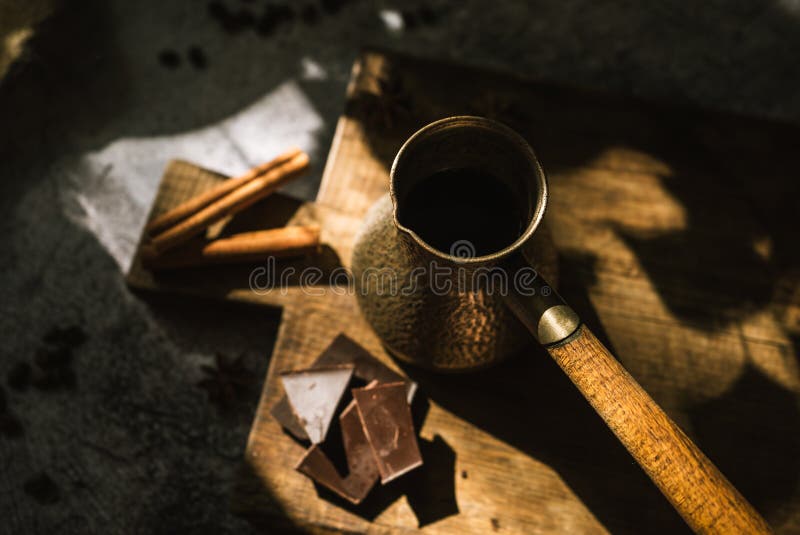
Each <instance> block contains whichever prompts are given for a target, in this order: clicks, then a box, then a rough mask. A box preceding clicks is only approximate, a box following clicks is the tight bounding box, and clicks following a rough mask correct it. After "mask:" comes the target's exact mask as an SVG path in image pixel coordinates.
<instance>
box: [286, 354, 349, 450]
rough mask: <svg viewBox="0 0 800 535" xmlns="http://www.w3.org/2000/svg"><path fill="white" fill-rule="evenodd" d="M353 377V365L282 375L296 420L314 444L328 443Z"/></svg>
mask: <svg viewBox="0 0 800 535" xmlns="http://www.w3.org/2000/svg"><path fill="white" fill-rule="evenodd" d="M352 376H353V365H352V364H350V365H344V366H332V367H324V368H315V369H311V370H300V371H292V372H284V373H282V374H281V381H282V382H283V388H284V390H285V391H286V396H287V397H288V398H289V403H290V405H291V406H292V411H293V413H294V416H295V418H297V421H298V422H299V423H300V425H301V426H303V429H304V430H305V432H306V435H307V436H308V437H309V439H310V440H311V442H312V443H314V444H319V443H320V442H322V441H323V440H325V435H326V434H327V433H328V427H330V425H331V420H332V419H333V413H334V412H335V411H336V407H337V406H338V405H339V401H340V400H341V399H342V394H344V391H345V389H346V388H347V384H348V383H349V382H350V378H351V377H352Z"/></svg>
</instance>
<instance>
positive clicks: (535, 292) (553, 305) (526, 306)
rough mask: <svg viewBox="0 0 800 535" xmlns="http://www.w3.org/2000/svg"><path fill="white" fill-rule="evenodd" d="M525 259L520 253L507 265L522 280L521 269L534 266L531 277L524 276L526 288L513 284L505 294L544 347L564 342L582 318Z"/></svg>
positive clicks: (508, 303)
mask: <svg viewBox="0 0 800 535" xmlns="http://www.w3.org/2000/svg"><path fill="white" fill-rule="evenodd" d="M523 261H524V257H522V255H520V257H519V258H517V259H515V260H513V261H511V262H510V263H509V265H508V267H507V268H508V269H510V270H512V271H513V273H514V275H515V276H513V277H510V278H511V280H514V281H515V282H518V281H520V280H521V278H520V277H517V276H516V274H517V272H518V270H520V269H526V270H531V275H532V277H526V278H525V281H526V283H527V284H525V288H512V291H510V292H509V294H508V295H507V296H505V301H506V304H507V305H508V307H509V308H510V309H511V310H513V311H514V314H515V315H516V316H517V318H519V320H520V321H522V323H523V324H525V327H527V328H528V330H529V331H530V332H531V334H533V336H534V337H535V338H536V340H537V341H538V342H539V343H540V344H542V345H543V346H545V347H547V346H553V345H558V344H561V343H563V342H564V341H566V340H568V339H569V338H570V337H571V336H572V335H573V334H575V333H576V332H578V328H579V327H580V326H581V320H580V318H579V317H578V314H577V313H576V312H575V311H574V310H573V309H572V307H570V306H569V305H568V304H567V303H566V302H565V301H564V300H563V299H562V298H561V296H560V295H558V292H556V290H555V288H553V287H552V286H550V285H549V284H548V283H547V281H546V280H544V279H543V278H542V277H541V276H540V275H539V274H538V273H537V272H536V271H535V270H534V269H533V268H532V267H530V264H529V263H527V261H525V262H524V264H523Z"/></svg>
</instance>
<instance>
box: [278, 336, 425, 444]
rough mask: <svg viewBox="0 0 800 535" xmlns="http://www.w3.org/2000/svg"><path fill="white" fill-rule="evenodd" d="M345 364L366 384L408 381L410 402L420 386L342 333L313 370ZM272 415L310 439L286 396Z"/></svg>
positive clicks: (323, 353)
mask: <svg viewBox="0 0 800 535" xmlns="http://www.w3.org/2000/svg"><path fill="white" fill-rule="evenodd" d="M343 364H352V365H353V366H355V371H354V372H353V375H355V377H357V378H359V379H361V380H363V381H364V382H367V383H369V382H370V381H374V380H377V381H378V382H379V383H395V382H397V381H406V383H407V385H406V388H407V389H408V400H409V403H410V402H411V400H412V399H413V397H414V394H415V393H416V390H417V384H416V383H415V382H413V381H409V380H408V379H405V378H404V377H403V376H402V375H400V374H399V373H397V372H395V371H393V370H392V369H391V368H389V367H388V366H386V365H385V364H384V363H382V362H381V361H379V360H378V359H376V358H375V357H373V356H372V355H371V354H370V353H369V351H367V350H366V349H364V348H363V347H361V346H360V345H359V344H358V343H356V342H355V341H354V340H353V339H351V338H349V337H348V336H346V335H344V334H340V335H339V336H337V337H336V338H335V339H334V340H333V342H331V344H330V345H329V346H328V347H327V348H326V349H325V351H323V352H322V353H321V354H320V356H319V357H317V360H315V361H314V363H313V364H312V365H311V368H310V369H316V368H320V367H325V366H337V365H343ZM270 412H271V414H272V416H273V418H275V419H276V420H277V421H278V423H280V424H281V425H282V426H283V428H284V429H285V430H286V431H288V432H289V433H290V434H292V435H293V436H294V437H295V438H297V439H298V440H308V435H307V434H306V432H305V431H304V430H303V426H302V425H300V423H299V422H298V421H297V420H296V419H295V417H294V415H293V413H292V408H291V406H290V405H289V401H288V400H287V399H286V396H284V397H282V398H281V399H280V400H278V402H277V403H275V405H274V406H273V407H272V410H271V411H270Z"/></svg>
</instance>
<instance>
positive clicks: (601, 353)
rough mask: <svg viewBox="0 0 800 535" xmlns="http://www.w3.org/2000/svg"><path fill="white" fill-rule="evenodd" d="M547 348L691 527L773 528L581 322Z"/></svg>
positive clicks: (751, 530)
mask: <svg viewBox="0 0 800 535" xmlns="http://www.w3.org/2000/svg"><path fill="white" fill-rule="evenodd" d="M547 351H548V352H549V353H550V355H551V356H552V357H553V359H554V360H555V361H556V362H557V363H558V365H559V366H560V367H561V369H562V370H564V373H566V374H567V376H568V377H569V378H570V379H571V380H572V382H573V383H574V384H575V386H576V387H577V388H578V390H580V392H581V394H583V395H584V396H585V397H586V399H587V400H588V401H589V403H591V405H592V407H594V409H595V410H596V411H597V413H598V414H599V415H600V417H601V418H603V420H604V421H605V422H606V424H608V426H609V427H610V428H611V430H612V431H613V432H614V434H615V435H616V436H617V438H619V440H620V441H621V442H622V444H623V445H624V446H625V448H626V449H627V450H628V451H629V452H630V453H631V455H633V457H634V458H635V459H636V461H637V462H638V463H639V465H640V466H641V467H642V468H643V469H644V471H645V472H647V474H648V475H649V476H650V478H651V479H652V480H653V482H654V483H655V484H656V485H657V486H658V488H659V489H661V492H662V493H664V496H666V497H667V499H668V500H669V501H670V502H671V503H672V505H673V506H674V507H675V509H676V510H677V511H678V512H679V513H680V515H681V516H682V517H683V519H684V520H686V522H687V523H688V524H689V525H690V526H691V527H692V529H693V530H694V531H695V532H697V533H707V534H726V533H751V534H753V535H755V534H758V533H772V530H771V529H770V527H769V526H768V525H767V524H766V523H765V522H764V519H763V518H761V516H760V515H759V514H758V513H757V512H756V511H755V509H753V506H752V505H750V503H748V502H747V500H745V499H744V498H743V497H742V495H741V494H740V493H739V491H737V490H736V489H735V488H734V487H733V486H732V485H731V484H730V482H729V481H728V480H727V479H726V478H725V476H723V475H722V474H721V473H720V472H719V470H718V469H717V467H716V466H714V464H713V463H712V462H711V461H709V460H708V458H707V457H706V456H705V454H703V452H701V451H700V450H699V449H698V448H697V446H695V444H694V443H693V442H692V441H691V440H690V439H689V437H687V436H686V434H685V433H684V432H683V431H681V429H680V428H679V427H678V426H677V425H675V423H674V422H673V421H672V420H671V419H670V418H669V416H667V415H666V414H665V413H664V411H663V410H661V408H660V407H659V406H658V405H657V404H656V403H655V401H653V398H651V397H650V396H649V395H648V394H647V392H645V391H644V390H643V389H642V387H641V386H639V384H638V383H637V382H636V380H635V379H634V378H633V377H631V375H630V374H629V373H628V372H627V371H626V370H625V368H623V367H622V365H621V364H620V363H619V362H618V361H617V360H616V359H615V358H614V356H613V355H612V354H611V353H610V352H609V351H608V349H606V347H605V346H604V345H603V344H602V343H600V341H599V340H597V338H596V337H595V336H594V334H592V332H591V331H590V330H589V328H588V327H586V326H585V325H582V326H581V327H579V328H578V332H577V333H575V334H574V335H573V336H571V337H570V338H569V339H568V340H567V341H565V342H564V343H562V344H559V345H556V346H551V347H548V348H547Z"/></svg>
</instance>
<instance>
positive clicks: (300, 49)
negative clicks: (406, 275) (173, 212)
mask: <svg viewBox="0 0 800 535" xmlns="http://www.w3.org/2000/svg"><path fill="white" fill-rule="evenodd" d="M267 5H273V3H266V4H265V3H257V2H251V3H246V2H240V1H234V0H225V1H214V2H211V3H210V4H208V5H206V4H204V3H200V2H196V1H189V0H184V1H180V2H178V1H174V2H164V1H159V2H156V1H153V0H145V1H140V2H128V1H122V0H113V1H106V0H103V1H101V0H87V1H83V2H69V1H66V2H64V6H63V8H62V9H61V10H60V11H59V12H58V13H57V14H56V15H54V16H53V17H51V18H50V19H49V20H48V21H46V22H45V23H43V24H42V25H41V26H40V27H39V28H38V29H37V34H36V35H35V36H34V38H33V40H32V41H31V42H30V44H29V47H28V49H27V52H26V53H25V54H24V55H23V56H24V57H23V60H22V61H21V62H19V63H18V64H16V65H15V66H14V67H13V68H12V69H11V71H10V72H9V73H8V75H7V76H6V78H5V79H4V80H3V81H2V82H0V124H2V125H3V127H2V129H0V209H2V213H3V215H4V217H3V218H2V220H0V241H1V243H2V245H1V247H2V251H3V254H2V255H0V273H2V276H3V279H2V280H3V283H2V285H0V333H2V340H3V344H2V349H0V377H2V378H3V379H4V381H5V384H3V385H2V386H3V393H4V394H5V395H4V401H5V403H4V405H5V407H4V408H3V411H2V414H0V466H2V468H3V470H2V476H0V487H1V488H0V493H2V495H3V499H2V500H0V518H2V519H3V520H2V522H0V531H2V532H6V533H38V532H47V533H51V532H55V531H57V532H60V533H95V532H96V533H154V532H156V533H160V532H163V533H180V532H193V533H202V532H213V533H234V532H235V533H243V532H246V531H247V530H249V529H251V528H250V526H249V525H248V524H247V523H246V522H244V521H242V520H240V519H238V518H236V517H234V516H232V515H230V514H229V513H228V500H229V496H228V492H229V488H230V481H231V478H232V475H233V473H234V471H235V470H236V468H237V466H238V464H239V461H240V458H241V456H242V453H243V450H244V445H245V442H246V439H247V432H248V430H249V424H250V420H251V418H252V415H253V411H254V409H255V404H256V403H257V400H258V392H259V388H260V384H261V380H262V378H263V376H264V374H265V372H266V367H267V360H268V358H269V354H270V351H271V346H272V344H273V339H274V335H275V329H276V326H277V318H276V316H275V315H273V314H270V313H268V312H265V311H263V310H260V309H247V308H246V309H241V308H236V307H219V306H217V305H214V304H211V303H205V302H196V301H191V300H186V299H180V298H163V299H157V300H154V301H145V300H142V299H141V298H140V297H138V296H135V295H132V294H131V293H130V291H129V290H128V289H127V288H126V287H125V285H124V283H123V280H122V277H123V273H124V271H125V270H126V269H127V265H128V263H129V262H130V259H131V255H132V252H133V249H134V246H135V243H136V241H137V239H138V235H139V232H140V231H141V227H142V225H143V223H144V218H145V216H146V213H147V210H148V209H149V205H150V202H151V201H152V199H153V196H154V194H155V188H156V186H157V184H158V181H159V177H160V175H161V171H162V170H163V168H164V166H165V164H166V162H167V161H168V160H169V159H170V158H173V157H182V158H186V159H189V160H193V161H196V162H198V163H200V164H203V165H206V166H208V167H211V168H216V169H219V170H221V171H224V172H228V173H231V174H233V173H237V172H241V171H243V170H244V169H246V168H248V167H249V166H251V165H254V164H256V163H259V162H261V161H263V160H265V159H267V158H268V157H270V156H271V155H273V154H276V153H277V152H279V151H280V150H281V149H283V148H285V147H286V146H287V145H289V144H292V143H293V144H297V145H300V146H301V147H303V148H305V149H306V150H308V151H309V152H310V154H311V155H312V160H313V164H314V166H315V171H314V172H313V173H312V174H311V175H310V176H309V177H307V178H306V179H304V180H303V181H300V182H298V183H296V184H293V185H292V186H291V187H290V188H288V189H289V191H291V192H293V193H295V194H297V195H301V196H305V197H307V198H311V197H313V194H314V191H315V188H316V185H317V183H318V181H319V177H320V175H321V172H322V166H323V163H324V160H325V157H326V155H327V152H328V148H329V145H330V140H331V138H332V136H333V130H334V127H335V122H336V119H337V116H338V114H339V113H340V111H341V110H342V108H343V94H344V89H345V85H346V82H347V78H348V75H349V70H350V66H351V64H352V61H353V59H354V57H355V55H356V53H357V50H358V48H359V46H361V45H363V44H379V45H385V46H389V47H393V48H396V49H398V50H403V51H407V52H414V53H418V54H422V55H427V56H437V57H445V58H451V59H457V60H461V61H466V62H470V63H473V64H479V65H486V66H491V67H500V68H505V69H513V70H516V71H518V72H520V73H523V74H526V75H530V76H533V77H537V78H542V79H546V80H550V81H556V82H562V83H568V84H573V85H580V86H587V87H597V88H602V89H607V90H612V91H617V92H621V93H625V94H631V95H638V96H644V97H648V98H653V99H662V100H666V101H669V102H673V103H680V104H688V105H695V106H703V107H711V108H717V109H725V110H730V111H734V112H740V113H748V114H756V115H762V116H769V117H774V118H779V119H785V120H789V121H795V122H797V121H798V120H800V92H798V81H799V80H798V76H800V71H799V70H798V69H797V51H798V49H799V48H798V45H800V31H798V28H799V27H800V8H798V6H797V3H796V2H793V1H789V0H783V1H781V2H775V1H773V2H755V1H753V0H738V1H735V2H720V1H712V2H703V3H691V2H677V1H671V0H670V1H667V2H658V3H630V2H622V1H615V2H594V1H591V0H570V1H564V2H547V3H545V2H527V1H522V0H519V1H509V2H495V3H492V4H491V7H487V4H486V3H485V2H479V1H477V0H476V1H464V2H421V1H412V2H402V3H400V2H396V3H392V2H389V3H386V4H384V6H385V9H390V8H391V6H395V7H396V11H395V12H393V13H388V14H387V13H384V14H383V16H381V14H380V13H379V12H378V8H377V7H376V6H375V4H374V3H372V2H363V1H356V0H352V1H343V0H336V1H333V0H325V1H313V0H308V1H305V2H302V3H296V4H295V3H292V4H291V8H286V7H280V8H275V7H273V8H271V11H270V10H268V9H267V8H266V7H265V6H267ZM277 5H278V4H277V3H274V6H277ZM281 5H284V6H285V5H286V4H281ZM382 9H384V8H382ZM398 21H399V24H398ZM195 48H196V49H197V50H200V51H201V54H198V53H196V52H191V50H195ZM163 51H175V52H174V53H175V54H176V55H177V57H178V58H179V60H178V61H179V63H180V65H179V66H177V68H165V66H166V67H170V65H173V64H174V63H175V61H174V59H175V58H174V57H172V56H170V58H167V60H166V61H165V58H164V57H163V54H162V53H163ZM201 57H202V60H201V59H200V58H201ZM159 58H161V59H159ZM190 65H191V66H192V67H190V68H187V67H189V66H190ZM217 355H221V357H217ZM220 366H221V367H222V370H220ZM215 370H216V371H215ZM248 377H249V381H248V380H243V378H248ZM465 476H466V474H465ZM486 527H487V528H491V529H495V530H500V529H502V526H501V525H500V523H499V521H498V522H494V521H493V522H492V524H491V526H486Z"/></svg>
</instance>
